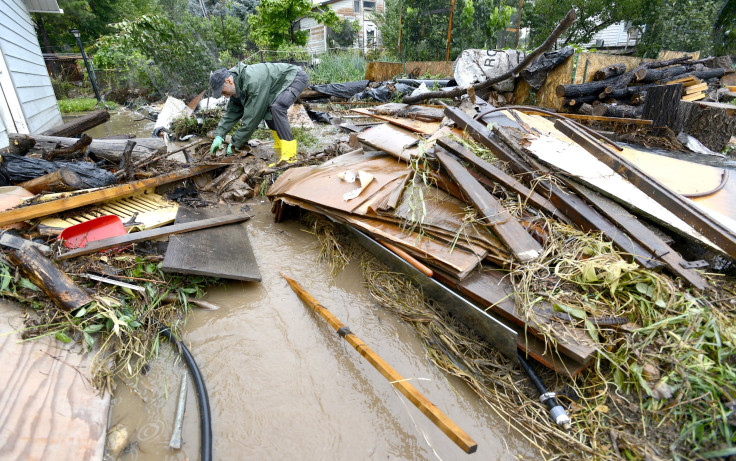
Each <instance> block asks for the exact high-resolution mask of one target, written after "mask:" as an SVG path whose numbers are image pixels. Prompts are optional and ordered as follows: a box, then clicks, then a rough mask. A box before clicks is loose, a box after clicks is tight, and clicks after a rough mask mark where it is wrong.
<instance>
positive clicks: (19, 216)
mask: <svg viewBox="0 0 736 461" xmlns="http://www.w3.org/2000/svg"><path fill="white" fill-rule="evenodd" d="M221 166H222V165H201V166H195V167H191V168H185V169H183V170H178V171H174V172H172V173H167V174H164V175H161V176H156V177H155V178H149V179H143V180H140V181H137V182H133V183H130V184H121V185H119V186H113V187H108V188H106V189H99V190H95V191H92V192H87V193H82V194H79V195H74V196H71V197H66V198H60V199H58V200H52V201H50V202H44V203H38V204H35V205H29V206H25V207H21V208H13V209H11V210H7V211H3V212H0V227H2V226H7V225H8V224H13V223H17V222H21V221H26V220H28V219H33V218H40V217H41V216H48V215H50V214H53V213H60V212H62V211H66V210H71V209H74V208H79V207H83V206H86V205H93V204H95V203H100V202H104V201H107V200H112V199H116V198H121V197H128V196H130V195H133V194H135V193H136V192H138V191H143V190H145V189H148V188H150V187H157V186H160V185H162V184H168V183H172V182H174V181H179V180H181V179H186V178H189V177H191V176H196V175H198V174H201V173H205V172H207V171H212V170H214V169H216V168H220V167H221Z"/></svg>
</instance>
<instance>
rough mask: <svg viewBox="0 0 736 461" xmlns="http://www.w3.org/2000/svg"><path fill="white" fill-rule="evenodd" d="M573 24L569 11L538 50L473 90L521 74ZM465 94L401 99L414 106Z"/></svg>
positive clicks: (462, 90)
mask: <svg viewBox="0 0 736 461" xmlns="http://www.w3.org/2000/svg"><path fill="white" fill-rule="evenodd" d="M573 22H575V10H574V9H571V10H570V11H568V13H567V15H566V16H565V18H564V19H563V20H562V22H560V24H559V25H558V26H557V27H556V28H555V30H553V31H552V33H551V34H550V35H549V37H547V39H546V40H545V41H544V43H542V44H541V45H539V48H537V49H536V50H534V51H532V52H531V53H529V54H528V55H526V57H525V58H524V60H523V61H521V62H520V63H519V65H518V66H516V67H514V68H513V69H511V70H510V71H508V72H506V73H505V74H503V75H500V76H498V77H494V78H491V79H488V80H486V81H484V82H481V83H476V84H475V85H473V88H474V89H475V91H479V90H485V89H486V88H488V87H490V86H491V85H493V84H495V83H498V82H502V81H504V80H506V79H509V78H511V77H514V76H516V75H518V73H519V72H521V70H522V69H524V68H525V67H526V66H528V65H529V64H531V62H532V61H533V60H534V59H535V58H536V57H537V56H539V55H540V54H542V53H544V52H545V51H547V50H548V49H549V48H551V47H552V45H553V44H554V43H555V42H556V41H557V39H558V38H559V37H560V35H562V33H563V32H565V30H567V28H568V27H570V26H571V25H572V23H573ZM467 92H468V89H467V88H460V87H457V88H454V89H452V90H448V91H430V92H429V93H423V94H418V95H416V96H404V99H402V102H403V103H404V104H414V103H417V102H419V101H425V100H427V99H432V98H454V97H457V96H461V95H463V94H465V93H467Z"/></svg>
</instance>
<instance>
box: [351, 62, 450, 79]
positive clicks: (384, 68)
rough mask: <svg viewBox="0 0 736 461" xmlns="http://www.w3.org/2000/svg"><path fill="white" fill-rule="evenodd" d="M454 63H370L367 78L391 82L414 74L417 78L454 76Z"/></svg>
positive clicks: (366, 71) (367, 66)
mask: <svg viewBox="0 0 736 461" xmlns="http://www.w3.org/2000/svg"><path fill="white" fill-rule="evenodd" d="M454 63H455V62H454V61H409V62H407V63H405V64H402V63H400V62H369V63H368V64H367V65H366V67H365V78H366V79H367V80H370V81H372V82H383V81H386V80H391V79H392V78H394V77H395V76H397V75H401V74H407V75H408V74H410V73H414V74H415V75H417V76H422V75H425V74H430V75H432V76H437V75H439V76H440V77H441V78H447V77H452V76H453V70H452V69H453V65H454Z"/></svg>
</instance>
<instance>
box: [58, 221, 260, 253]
mask: <svg viewBox="0 0 736 461" xmlns="http://www.w3.org/2000/svg"><path fill="white" fill-rule="evenodd" d="M250 218H251V216H250V215H248V214H245V213H238V214H231V215H227V216H222V217H217V218H209V219H202V220H199V221H194V222H188V223H181V224H174V225H172V226H166V227H160V228H158V229H149V230H145V231H141V232H133V233H132V234H126V235H121V236H119V237H109V238H106V239H102V240H96V241H94V242H90V243H88V244H87V246H86V247H84V248H77V249H76V250H71V251H67V252H66V253H63V254H61V255H60V256H57V257H56V260H57V261H62V260H64V259H69V258H74V257H77V256H84V255H88V254H92V253H96V252H98V251H103V250H109V249H110V248H115V247H119V246H125V245H130V244H131V243H138V242H144V241H146V240H151V239H154V238H159V237H166V236H169V235H174V234H181V233H185V232H194V231H196V230H200V229H209V228H212V227H218V226H224V225H227V224H233V223H239V222H243V221H247V220H249V219H250Z"/></svg>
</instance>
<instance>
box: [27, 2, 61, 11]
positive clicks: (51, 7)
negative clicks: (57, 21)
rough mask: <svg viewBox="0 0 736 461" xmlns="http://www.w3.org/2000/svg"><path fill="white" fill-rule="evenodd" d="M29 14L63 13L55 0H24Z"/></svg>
mask: <svg viewBox="0 0 736 461" xmlns="http://www.w3.org/2000/svg"><path fill="white" fill-rule="evenodd" d="M25 1H26V6H27V7H28V12H30V13H63V11H62V9H61V8H59V2H57V1H56V0H25Z"/></svg>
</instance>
